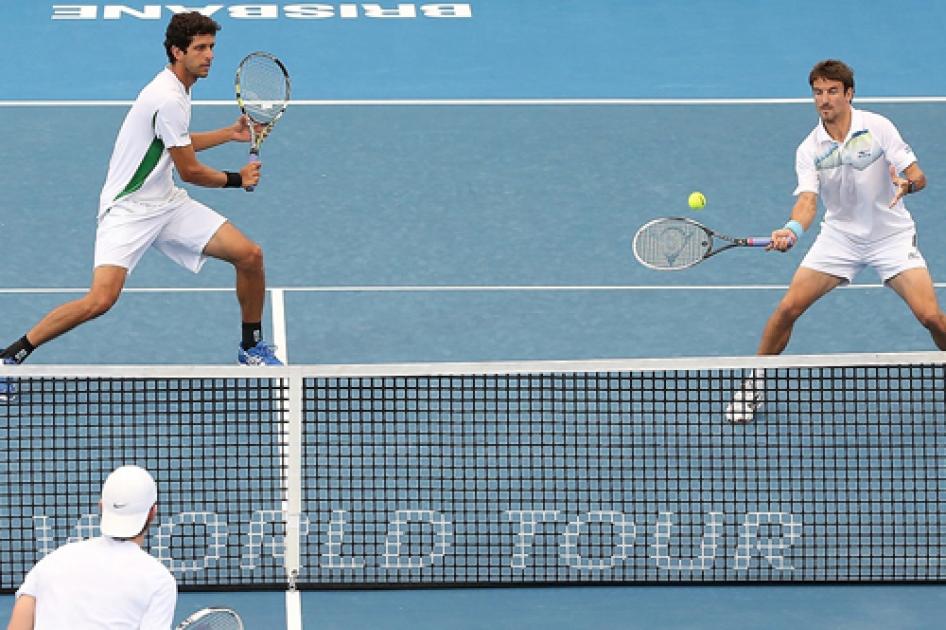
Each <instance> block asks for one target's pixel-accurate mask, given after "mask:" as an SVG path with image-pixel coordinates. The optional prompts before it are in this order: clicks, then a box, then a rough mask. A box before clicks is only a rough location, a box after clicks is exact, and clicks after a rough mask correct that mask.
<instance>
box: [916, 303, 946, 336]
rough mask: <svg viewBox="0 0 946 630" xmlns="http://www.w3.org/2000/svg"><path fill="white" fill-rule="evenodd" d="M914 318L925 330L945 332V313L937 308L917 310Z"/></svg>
mask: <svg viewBox="0 0 946 630" xmlns="http://www.w3.org/2000/svg"><path fill="white" fill-rule="evenodd" d="M916 318H917V320H919V322H920V323H921V324H922V325H923V327H924V328H926V329H927V330H931V331H933V332H940V333H944V334H946V314H943V311H941V310H939V308H928V309H924V310H922V311H917V313H916Z"/></svg>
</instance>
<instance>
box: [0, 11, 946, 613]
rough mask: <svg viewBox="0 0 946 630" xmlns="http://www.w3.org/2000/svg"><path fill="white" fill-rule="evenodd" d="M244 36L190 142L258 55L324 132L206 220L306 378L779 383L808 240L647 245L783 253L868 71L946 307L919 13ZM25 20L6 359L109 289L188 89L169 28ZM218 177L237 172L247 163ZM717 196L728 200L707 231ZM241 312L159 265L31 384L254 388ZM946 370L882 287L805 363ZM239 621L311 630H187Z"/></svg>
mask: <svg viewBox="0 0 946 630" xmlns="http://www.w3.org/2000/svg"><path fill="white" fill-rule="evenodd" d="M208 6H209V5H208ZM213 6H218V5H213ZM219 6H220V8H219V9H217V11H216V12H215V14H214V17H215V18H216V19H218V20H219V21H220V22H221V24H222V25H223V31H222V32H221V33H220V35H219V36H218V45H217V53H218V56H217V59H216V61H215V66H214V69H213V70H212V72H211V76H210V77H209V78H208V79H206V80H204V81H201V82H200V83H198V84H197V85H196V87H195V89H194V98H195V102H196V105H195V108H194V123H193V128H194V129H197V130H199V129H208V128H216V127H220V126H224V125H227V124H230V123H231V122H233V120H235V119H236V116H237V115H238V109H237V107H236V105H235V103H233V102H232V101H233V97H232V91H233V86H232V83H233V70H234V69H235V67H236V65H237V63H238V62H239V60H240V59H241V58H242V57H243V56H244V55H245V54H247V53H248V52H251V51H252V50H257V49H261V50H268V51H270V52H273V53H275V54H276V55H278V56H279V57H280V58H282V59H283V60H284V61H285V62H286V64H287V66H288V67H289V70H290V73H291V74H292V77H293V95H294V98H295V99H297V102H296V103H295V104H293V105H291V106H290V109H289V111H288V112H287V114H286V116H285V117H284V119H283V120H282V121H281V122H280V123H279V126H278V127H277V129H276V131H275V132H274V134H273V136H272V137H271V138H270V139H269V140H267V142H266V144H265V145H264V147H263V161H264V164H265V166H264V179H263V181H262V183H261V185H260V187H259V188H258V190H257V191H256V193H254V194H253V195H247V194H244V193H242V192H240V191H216V190H202V189H190V190H189V192H190V193H191V195H192V196H194V197H195V198H198V199H200V200H202V201H204V202H205V203H207V204H208V205H210V206H212V207H214V208H215V209H217V210H218V211H220V212H222V213H223V214H224V215H226V216H228V217H229V218H230V219H231V220H232V221H233V223H234V224H235V225H236V226H237V227H239V228H240V229H241V230H243V231H244V232H245V233H246V234H247V235H249V236H250V237H251V238H253V239H254V240H257V241H258V242H259V243H260V244H261V245H263V247H264V251H265V252H266V259H267V274H268V278H269V283H270V286H271V288H273V289H275V290H277V291H279V293H278V295H279V296H280V297H281V299H282V300H283V303H282V306H284V307H285V308H284V314H283V315H280V314H279V313H277V314H275V315H276V316H277V317H281V320H280V321H281V322H282V323H283V324H284V325H285V346H286V347H285V349H286V350H287V351H288V355H289V359H290V361H291V362H293V363H400V362H439V361H497V360H502V361H515V360H535V359H555V360H558V359H592V358H619V357H621V358H623V357H627V358H632V357H677V356H709V355H719V356H729V355H744V354H751V353H753V352H754V351H755V347H756V344H757V342H758V338H759V334H760V333H761V330H762V326H763V325H764V324H765V321H766V319H767V318H768V316H769V314H770V313H771V311H772V309H773V308H774V307H775V305H776V303H777V301H778V300H779V299H780V297H781V295H782V292H783V291H784V288H785V287H786V286H787V284H788V282H789V280H790V279H791V277H792V274H793V273H794V271H795V268H796V266H797V264H798V262H799V261H800V260H801V257H802V256H803V255H804V252H805V251H806V249H807V245H808V244H810V242H811V238H810V237H807V238H806V242H803V243H802V247H800V248H798V249H797V251H793V252H791V253H789V254H785V255H779V254H774V253H770V254H765V253H762V252H757V251H738V252H730V253H727V254H723V255H721V256H719V257H717V258H715V259H713V260H711V261H708V262H707V263H705V264H704V265H701V266H699V267H698V268H695V269H693V270H691V271H687V272H684V273H678V274H660V273H657V272H653V271H648V270H646V269H644V268H643V267H641V266H640V265H639V264H637V262H636V261H635V260H634V258H633V255H632V254H631V251H630V240H631V237H632V235H633V233H634V231H635V230H636V229H637V228H638V227H639V226H640V225H641V224H643V223H644V222H646V221H647V220H650V219H652V218H656V217H659V216H666V215H678V214H679V215H684V216H692V217H694V218H697V219H699V220H702V221H704V222H705V223H707V224H708V225H710V226H711V227H713V228H714V229H717V230H719V231H720V232H723V233H728V234H732V235H734V236H745V235H767V234H768V233H769V232H770V231H771V230H772V228H773V227H774V226H778V225H781V224H782V223H784V221H785V219H786V218H787V216H788V213H789V211H790V208H791V204H792V203H793V197H792V196H791V192H792V190H793V188H794V185H795V180H794V170H793V166H794V150H795V147H796V146H797V144H798V143H799V142H800V141H801V140H802V138H804V136H805V135H806V134H807V133H808V132H809V131H810V129H811V128H812V126H813V125H814V124H815V122H816V116H815V112H814V110H813V107H812V105H811V104H810V103H809V102H808V100H807V99H808V96H809V94H808V86H807V75H808V72H809V70H810V68H811V66H812V65H813V63H814V62H816V61H818V60H820V59H823V58H826V57H838V58H841V59H844V60H845V61H847V62H848V63H849V64H850V65H851V66H852V67H853V68H854V69H855V72H856V77H857V96H856V98H855V105H857V106H860V107H863V108H865V109H872V110H874V111H878V112H880V113H883V114H886V115H889V116H890V117H891V118H892V120H893V121H894V122H895V123H896V124H897V126H898V127H899V128H900V130H901V132H902V134H903V136H904V137H905V138H906V139H907V140H908V141H909V142H910V143H911V145H912V146H913V148H914V150H915V152H916V154H917V155H918V157H919V162H920V165H921V166H922V168H923V169H924V171H925V172H926V174H927V176H928V178H929V181H930V187H929V189H928V190H927V191H924V193H923V194H920V195H917V196H915V197H910V198H909V199H908V206H909V208H910V210H911V212H912V213H913V215H914V217H915V219H916V221H917V224H918V229H919V235H920V247H921V249H922V251H923V253H924V255H925V257H926V259H927V262H928V264H929V267H930V270H931V272H932V274H933V278H934V280H936V281H938V284H937V287H938V288H939V289H940V295H941V300H942V297H943V293H942V287H943V286H946V284H944V282H946V251H944V250H943V248H942V247H940V243H942V242H943V241H944V239H946V223H944V222H943V221H942V220H941V215H942V207H943V202H944V197H943V194H942V192H941V191H942V190H943V188H942V186H943V183H944V182H946V145H944V144H943V143H942V142H941V141H940V140H939V137H938V134H937V133H935V131H936V130H937V129H938V128H939V127H940V126H941V121H942V119H943V116H944V107H946V98H944V97H943V90H942V85H941V80H940V76H941V67H942V62H943V51H942V45H941V37H940V33H939V32H938V31H939V29H940V28H941V25H942V24H943V23H944V21H946V6H944V5H939V4H935V3H927V4H925V5H923V6H918V7H912V8H911V10H910V12H909V16H908V17H907V16H904V21H905V26H904V27H901V26H897V25H896V24H895V22H896V20H894V19H893V17H892V15H895V14H896V11H897V9H896V8H892V7H890V6H889V5H886V4H883V3H863V2H855V1H841V2H835V3H833V4H831V5H830V6H825V5H824V4H823V3H818V2H814V1H812V0H801V1H798V2H791V3H789V2H783V3H758V2H750V1H748V0H723V1H720V2H714V3H699V2H692V1H679V2H664V3H655V2H637V1H632V0H627V1H620V0H597V1H595V0H591V1H587V2H583V3H578V4H575V3H572V4H567V5H566V4H564V3H547V2H534V1H529V0H479V1H476V0H473V1H472V2H469V3H461V5H449V6H453V7H455V8H454V9H453V13H451V10H450V9H448V8H446V7H447V5H446V4H437V5H435V4H433V3H400V5H399V4H398V3H381V4H359V5H355V4H346V3H329V4H320V5H318V6H319V7H322V8H321V9H318V11H317V12H316V11H315V10H313V11H312V12H310V14H306V15H302V13H304V12H301V13H300V11H301V10H295V9H291V8H289V7H290V5H277V4H272V5H265V7H264V8H260V12H259V13H258V14H257V13H253V12H252V11H250V12H247V11H248V10H247V9H245V8H240V7H241V6H243V5H239V6H238V5H236V4H234V5H219ZM293 6H295V5H293ZM312 6H315V5H312ZM346 7H348V8H346ZM351 7H354V9H352V8H351ZM425 7H427V8H426V9H425ZM435 7H439V8H435ZM463 7H467V8H468V9H469V15H468V16H467V15H466V13H465V9H464V8H463ZM315 13H317V15H315ZM0 15H2V19H0V35H2V37H3V38H4V41H6V42H7V43H8V46H11V47H16V48H18V49H20V50H22V51H24V55H22V56H18V58H17V59H16V60H14V59H13V57H12V56H7V57H6V58H5V60H4V61H3V62H2V64H3V65H2V68H3V75H4V77H5V81H4V85H5V87H4V88H3V90H2V91H0V103H2V105H3V107H0V111H2V112H3V113H4V114H6V118H7V121H8V128H7V129H6V130H5V132H4V134H3V136H2V137H0V148H2V153H3V155H4V159H3V165H4V177H3V180H4V182H5V183H4V192H3V194H2V196H0V235H2V236H3V243H4V247H3V250H2V254H0V257H2V261H3V262H2V265H0V311H2V312H3V313H4V317H3V329H2V330H0V335H2V336H0V343H6V342H7V341H11V340H13V339H15V338H17V337H19V336H20V335H22V334H23V333H24V332H25V331H26V330H27V329H29V327H30V326H32V325H33V324H34V323H35V321H36V320H37V319H38V318H39V317H41V316H42V315H43V314H45V313H46V312H47V311H48V310H49V309H51V308H53V307H54V306H56V305H58V304H59V303H61V302H62V301H64V300H66V299H72V298H74V297H78V296H79V295H81V293H82V292H84V290H85V288H86V287H87V286H88V282H89V280H90V278H91V258H92V242H93V237H94V230H95V213H96V206H97V199H98V193H99V189H100V187H101V184H102V182H103V181H104V177H105V171H106V167H107V162H108V158H109V155H110V152H111V147H112V142H113V140H114V137H115V134H116V132H117V129H118V126H119V125H120V124H121V120H122V118H123V116H124V114H125V111H126V108H127V104H128V103H129V102H130V101H131V100H132V99H133V98H134V97H135V95H136V94H137V92H138V90H139V89H140V88H141V87H142V86H143V85H144V84H145V83H147V81H148V80H150V78H151V77H152V76H153V75H154V74H155V73H156V72H157V71H158V70H159V69H160V68H161V67H162V65H163V64H164V62H165V57H164V51H163V48H162V46H161V41H162V39H163V32H164V27H165V25H166V23H167V20H168V18H169V16H170V12H169V9H167V8H166V7H163V6H161V5H145V4H120V3H99V4H86V5H70V6H68V7H67V6H64V5H56V4H54V3H44V2H37V1H35V0H29V1H27V2H18V3H12V2H8V3H3V4H2V5H0ZM155 16H156V17H155ZM836 24H843V25H844V26H843V28H838V27H836V26H832V25H836ZM901 28H903V30H901ZM902 40H908V41H909V47H910V50H911V52H910V55H909V58H905V57H904V56H903V54H902V52H901V47H902V46H903V44H902V43H901V42H902ZM917 97H924V98H917ZM661 99H673V102H667V101H665V100H661ZM690 99H697V100H690ZM37 101H39V102H37ZM76 101H81V102H82V103H81V104H77V103H76ZM201 159H202V160H204V161H206V162H207V163H208V164H210V165H212V166H215V167H218V168H227V169H231V170H235V169H236V167H238V166H239V165H240V164H242V161H243V160H244V159H245V147H243V146H236V145H230V146H225V147H221V148H218V149H215V150H212V151H210V152H207V153H205V154H202V155H201ZM693 190H700V191H702V192H704V193H705V194H706V196H707V198H708V200H709V203H708V206H707V208H706V209H705V210H703V211H702V212H700V213H695V212H693V211H691V210H689V208H687V206H686V199H687V196H688V195H689V193H690V192H691V191H693ZM232 282H233V278H232V271H231V270H230V268H229V267H228V266H226V265H224V264H222V263H218V262H216V261H211V262H209V263H208V264H207V266H206V267H205V269H204V271H203V272H202V273H201V274H199V275H197V276H193V275H191V274H189V273H188V272H186V271H184V270H182V269H179V268H177V267H176V266H174V265H173V264H172V263H170V262H168V261H167V260H165V259H163V258H162V257H161V256H160V255H159V254H157V253H149V254H148V255H147V256H145V258H144V260H143V262H142V264H141V265H140V266H139V267H138V268H137V269H136V270H135V272H134V274H133V275H132V276H131V278H130V280H129V283H128V287H129V290H128V292H127V293H126V294H124V295H123V297H122V298H121V300H120V301H119V303H118V304H117V305H116V307H115V308H114V309H113V310H112V311H111V312H110V313H108V314H107V315H106V316H104V317H103V318H101V319H99V320H96V321H95V322H92V323H90V324H87V325H85V326H83V327H82V328H81V329H79V330H77V331H74V332H73V333H70V334H68V335H66V336H64V337H63V338H61V339H58V340H56V341H54V342H52V343H50V344H49V345H48V346H44V347H43V348H41V349H40V350H38V351H37V352H36V354H35V355H34V357H33V358H31V362H34V363H50V364H60V363H63V364H73V363H74V364H86V363H108V364H150V363H161V364H211V365H213V364H230V363H233V362H234V360H235V354H236V344H237V341H238V335H239V322H238V312H237V306H236V299H235V297H234V295H233V292H232ZM274 295H275V294H274ZM271 297H273V296H271ZM281 312H282V311H281ZM273 319H274V317H273V316H272V315H271V314H270V313H268V314H267V320H266V324H267V327H268V333H269V331H270V330H271V326H272V324H273ZM932 348H933V344H932V342H931V341H930V339H929V337H928V335H927V334H926V332H925V330H924V329H923V328H922V327H921V326H920V325H919V324H917V323H916V322H915V321H914V320H913V318H912V316H911V315H910V313H909V311H908V309H907V308H906V307H905V306H904V305H903V304H902V302H901V301H900V300H899V299H898V298H897V297H896V296H895V295H894V294H893V293H892V292H891V291H888V290H886V289H884V288H883V287H881V286H879V284H878V280H877V278H876V275H875V274H874V273H873V272H871V271H866V272H865V273H864V274H863V275H862V276H861V277H860V278H858V281H857V283H856V285H855V286H853V287H851V288H847V289H843V290H839V291H837V292H835V293H834V294H832V295H830V296H828V297H827V298H826V299H825V300H824V301H823V302H821V303H819V304H817V305H816V306H815V307H814V308H813V309H812V310H811V312H809V313H808V314H806V316H805V317H804V318H802V320H801V321H800V322H799V324H798V326H797V327H796V332H795V338H794V339H793V341H792V344H791V345H790V346H789V352H791V353H796V354H809V353H828V352H831V353H833V352H863V351H870V352H896V351H913V350H930V349H932ZM944 598H946V595H944V591H943V589H942V587H941V586H929V585H927V586H909V585H904V586H897V587H880V586H819V587H817V588H814V587H807V586H756V587H750V588H738V587H722V588H720V587H643V588H642V587H636V588H630V587H628V588H617V587H614V588H612V587H595V588H571V589H501V590H491V589H482V590H455V591H454V590H444V591H386V592H312V593H305V595H304V604H303V605H304V611H305V621H306V627H307V628H347V629H351V630H354V629H356V628H379V627H384V628H408V627H410V628H415V629H421V628H434V627H445V626H449V627H454V628H487V627H489V628H575V629H578V628H597V627H600V626H603V625H612V626H617V627H624V628H656V627H661V628H680V629H682V628H710V629H713V628H723V627H726V628H730V627H750V626H766V627H770V628H786V629H788V628H797V627H799V626H807V627H810V628H846V627H850V628H878V629H879V628H891V627H897V628H934V627H939V626H940V620H939V617H940V615H939V611H941V610H942V609H943V605H944V604H946V601H944ZM10 603H11V598H4V599H3V600H2V604H3V605H9V604H10ZM211 603H229V604H230V605H233V606H234V607H236V608H237V609H239V610H240V611H241V613H245V614H246V615H247V618H248V619H247V620H248V621H249V622H250V623H248V627H249V628H261V627H280V626H281V625H284V623H285V615H284V613H283V612H282V606H283V596H282V594H281V593H241V594H233V593H211V594H186V595H182V597H181V602H180V605H179V617H181V618H183V617H184V616H185V615H186V614H187V613H188V612H189V611H190V610H191V609H194V608H197V607H199V606H201V605H205V604H211ZM254 613H256V614H258V615H259V616H254ZM6 614H7V609H6V608H2V607H0V618H2V617H4V616H6Z"/></svg>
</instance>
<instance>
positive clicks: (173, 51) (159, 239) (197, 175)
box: [0, 11, 281, 398]
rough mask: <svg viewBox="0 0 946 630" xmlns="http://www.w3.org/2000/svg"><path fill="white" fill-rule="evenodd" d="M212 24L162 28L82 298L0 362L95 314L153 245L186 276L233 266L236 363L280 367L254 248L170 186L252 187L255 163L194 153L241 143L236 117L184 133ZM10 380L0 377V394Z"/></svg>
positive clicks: (188, 22) (205, 67) (104, 197)
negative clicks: (233, 167)
mask: <svg viewBox="0 0 946 630" xmlns="http://www.w3.org/2000/svg"><path fill="white" fill-rule="evenodd" d="M218 30H220V26H219V25H218V24H217V23H216V22H215V21H214V20H212V19H210V18H209V17H206V16H204V15H202V14H200V13H199V12H196V11H194V12H190V13H179V14H176V15H174V16H173V17H172V18H171V21H170V23H169V24H168V27H167V33H166V40H165V42H164V46H165V49H166V51H167V56H168V60H169V62H170V63H169V65H168V66H167V67H166V68H165V69H164V70H162V71H161V72H160V73H159V74H158V75H157V76H156V77H155V78H154V80H152V81H151V83H149V84H148V85H147V86H146V87H145V88H144V89H143V90H142V91H141V93H140V94H139V95H138V98H137V100H136V101H135V103H134V105H132V107H131V110H130V111H129V112H128V115H127V116H126V118H125V121H124V123H123V124H122V127H121V130H120V131H119V133H118V139H117V140H116V142H115V149H114V151H113V153H112V157H111V161H110V162H109V168H108V176H107V178H106V181H105V185H104V187H103V189H102V193H101V197H100V201H99V210H98V229H97V232H96V237H95V262H94V267H95V269H94V272H93V275H92V285H91V288H90V289H89V292H88V293H87V294H86V295H85V296H84V297H82V298H80V299H78V300H75V301H72V302H68V303H66V304H63V305H61V306H59V307H57V308H55V309H53V310H52V311H51V312H49V313H48V314H47V315H46V316H45V317H44V318H43V319H42V320H40V322H39V323H38V324H36V326H34V327H33V328H32V329H31V330H30V331H29V332H27V333H26V334H25V335H24V336H23V337H21V338H20V339H19V340H18V341H16V342H15V343H13V344H12V345H10V346H8V347H7V348H6V349H4V350H3V351H2V352H0V359H2V360H3V361H4V362H5V363H21V362H22V361H23V360H25V359H26V358H27V357H28V356H29V354H30V353H31V352H32V351H33V350H34V349H35V348H37V347H39V346H40V345H42V344H44V343H46V342H47V341H50V340H52V339H55V338H56V337H58V336H59V335H62V334H63V333H65V332H67V331H69V330H72V329H73V328H75V327H76V326H78V325H80V324H82V323H84V322H87V321H89V320H91V319H93V318H96V317H99V316H100V315H102V314H104V313H105V312H106V311H108V310H109V309H110V308H111V307H112V306H113V305H114V304H115V302H116V301H117V300H118V297H119V295H120V294H121V292H122V288H123V287H124V284H125V280H126V278H127V277H128V274H129V273H131V271H132V270H133V269H134V268H135V265H136V264H137V263H138V261H139V260H140V259H141V256H142V255H143V254H144V252H145V250H147V249H148V248H149V247H154V248H155V249H157V250H158V251H160V252H161V253H163V254H164V255H165V256H167V257H168V258H170V259H171V260H173V261H174V262H176V263H177V264H178V265H181V266H182V267H184V268H186V269H189V270H191V271H192V272H194V273H197V272H199V271H200V269H201V267H202V266H203V264H204V262H205V261H206V259H207V258H208V257H211V258H217V259H220V260H224V261H226V262H228V263H230V264H232V265H233V267H234V268H235V270H236V294H237V300H238V302H239V305H240V311H241V315H242V321H243V331H242V340H241V342H240V346H239V350H238V355H237V357H238V361H239V362H240V363H242V364H244V365H281V363H280V361H279V360H278V359H277V358H276V356H275V354H274V352H273V348H272V347H271V346H269V345H268V344H267V343H266V342H265V341H263V339H262V323H261V322H262V316H263V306H264V303H265V299H266V277H265V272H264V270H263V252H262V250H261V248H260V247H259V245H257V244H256V243H254V242H253V241H251V240H249V239H248V238H247V237H246V236H244V235H243V234H242V233H241V232H240V231H239V230H238V229H237V228H235V227H234V226H233V225H232V224H231V223H229V222H228V221H227V219H226V218H224V217H223V216H221V215H220V214H218V213H217V212H215V211H214V210H211V209H210V208H208V207H207V206H205V205H203V204H201V203H199V202H197V201H195V200H193V199H191V198H190V197H189V196H188V195H187V193H186V192H185V191H184V190H182V189H181V188H178V187H176V186H175V184H174V179H173V175H172V167H173V168H174V169H177V172H178V174H179V176H180V178H181V179H182V180H183V181H185V182H187V183H189V184H193V185H196V186H204V187H208V188H236V189H241V188H243V187H246V186H253V185H255V184H256V183H257V182H258V181H259V176H260V175H259V168H260V163H259V162H255V161H254V162H249V163H247V164H246V165H245V166H244V167H243V168H242V169H240V171H239V172H226V171H219V170H217V169H214V168H211V167H209V166H205V165H204V164H202V163H201V162H200V161H198V159H197V152H198V151H202V150H204V149H209V148H211V147H215V146H217V145H221V144H224V143H226V142H230V141H237V142H248V141H249V140H250V130H249V126H248V123H247V120H246V118H245V117H241V118H240V119H239V120H237V122H236V123H234V124H233V125H231V126H229V127H224V128H222V129H218V130H216V131H209V132H202V133H191V132H190V131H189V127H190V119H191V93H190V91H191V87H192V86H193V85H194V84H195V83H196V82H197V80H198V79H202V78H204V77H206V76H207V75H208V73H209V72H210V66H211V64H212V62H213V59H214V45H215V42H216V33H217V31H218ZM13 387H14V384H13V383H12V382H11V381H9V380H5V379H3V380H0V398H2V397H3V396H4V395H6V396H7V397H9V395H10V394H11V391H10V390H12V388H13Z"/></svg>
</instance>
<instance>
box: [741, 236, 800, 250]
mask: <svg viewBox="0 0 946 630" xmlns="http://www.w3.org/2000/svg"><path fill="white" fill-rule="evenodd" d="M746 240H747V241H748V242H749V247H768V246H769V245H771V244H772V239H771V238H770V237H768V236H760V237H755V238H749V239H746ZM794 244H795V243H794V241H793V242H791V243H789V245H788V248H789V249H791V248H792V245H794Z"/></svg>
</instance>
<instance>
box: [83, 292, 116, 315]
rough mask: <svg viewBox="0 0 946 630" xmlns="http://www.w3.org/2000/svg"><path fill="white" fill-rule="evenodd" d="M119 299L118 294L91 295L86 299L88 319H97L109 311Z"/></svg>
mask: <svg viewBox="0 0 946 630" xmlns="http://www.w3.org/2000/svg"><path fill="white" fill-rule="evenodd" d="M117 301H118V296H111V295H89V296H87V297H86V299H85V314H86V318H87V319H95V318H96V317H101V316H102V315H104V314H105V313H107V312H108V311H109V310H110V309H111V308H112V307H113V306H115V303H116V302H117Z"/></svg>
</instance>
